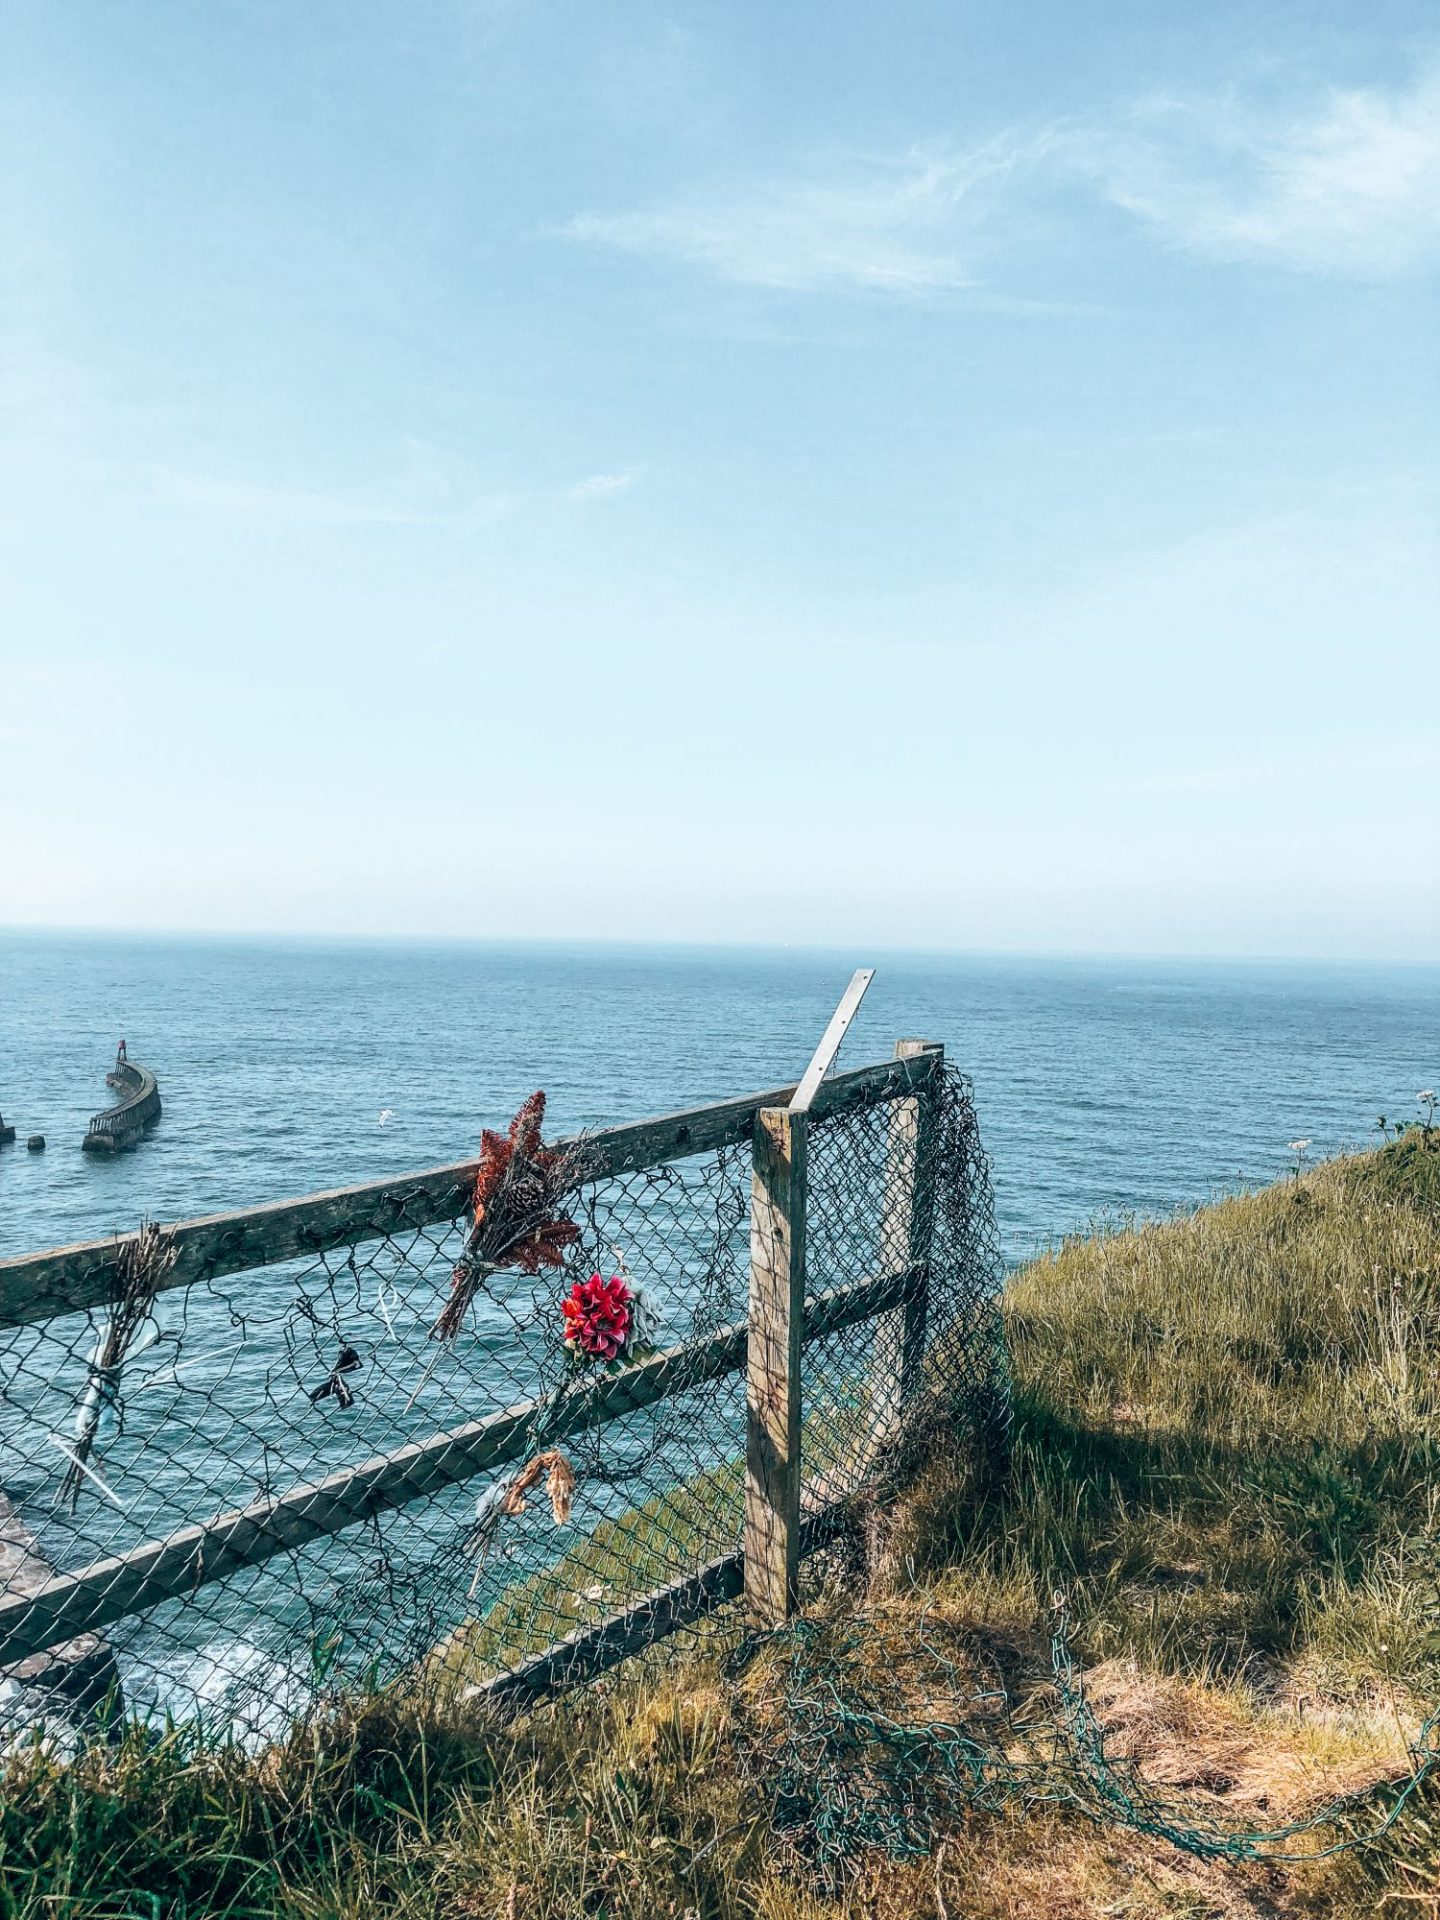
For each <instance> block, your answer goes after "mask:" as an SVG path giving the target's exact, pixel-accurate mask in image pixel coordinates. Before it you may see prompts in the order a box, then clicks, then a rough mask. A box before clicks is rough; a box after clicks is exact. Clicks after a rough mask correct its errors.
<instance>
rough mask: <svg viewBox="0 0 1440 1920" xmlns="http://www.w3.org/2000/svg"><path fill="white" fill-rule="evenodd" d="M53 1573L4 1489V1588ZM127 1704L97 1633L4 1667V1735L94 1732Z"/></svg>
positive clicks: (25, 1586)
mask: <svg viewBox="0 0 1440 1920" xmlns="http://www.w3.org/2000/svg"><path fill="white" fill-rule="evenodd" d="M52 1572H53V1569H52V1568H51V1566H50V1563H49V1561H48V1560H47V1559H46V1558H45V1556H44V1554H43V1553H42V1552H41V1551H40V1548H39V1546H38V1545H37V1544H36V1541H35V1536H34V1535H33V1534H32V1533H31V1531H30V1529H29V1528H28V1527H27V1526H26V1525H25V1522H24V1521H23V1520H22V1519H21V1518H20V1516H19V1514H18V1513H17V1512H16V1511H15V1508H14V1506H13V1505H12V1504H11V1502H10V1500H9V1499H8V1497H7V1496H6V1495H5V1494H3V1493H0V1592H3V1593H6V1594H30V1593H34V1592H35V1591H36V1590H37V1589H38V1588H40V1587H42V1586H44V1584H45V1583H46V1581H47V1580H49V1579H50V1577H51V1574H52ZM12 1690H13V1691H12ZM7 1696H8V1697H7ZM124 1704H125V1703H124V1695H123V1693H122V1691H121V1686H120V1669H119V1667H118V1666H117V1665H116V1664H115V1654H114V1650H113V1649H112V1648H111V1646H110V1643H109V1642H108V1641H107V1640H102V1639H101V1637H100V1635H99V1634H97V1633H82V1634H78V1635H77V1636H76V1638H75V1639H73V1640H65V1641H62V1642H61V1644H60V1645H59V1646H57V1647H47V1648H46V1649H45V1651H44V1652H43V1653H32V1654H31V1655H29V1657H28V1658H26V1659H24V1660H20V1661H17V1662H16V1663H15V1665H14V1666H11V1667H0V1735H4V1734H5V1733H7V1732H8V1731H10V1729H11V1728H12V1727H15V1726H19V1727H21V1728H24V1727H31V1726H34V1725H36V1724H37V1723H38V1722H41V1721H43V1722H46V1723H49V1724H58V1725H61V1726H71V1727H76V1728H79V1729H81V1730H83V1731H86V1732H94V1731H96V1730H97V1729H98V1728H100V1727H102V1726H105V1725H110V1724H112V1723H114V1722H115V1721H117V1720H118V1719H119V1718H120V1717H121V1715H122V1713H123V1711H124Z"/></svg>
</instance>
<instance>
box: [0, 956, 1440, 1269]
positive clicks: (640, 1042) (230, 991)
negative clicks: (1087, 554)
mask: <svg viewBox="0 0 1440 1920" xmlns="http://www.w3.org/2000/svg"><path fill="white" fill-rule="evenodd" d="M857 965H869V966H874V967H875V968H876V975H875V979H874V983H873V984H872V986H871V988H870V991H869V994H868V996H867V997H866V1000H865V1002H864V1005H863V1007H862V1009H861V1012H860V1015H859V1018H858V1019H857V1020H856V1022H855V1024H854V1026H853V1027H852V1029H851V1031H850V1034H849V1037H848V1038H847V1040H846V1043H845V1047H844V1050H843V1053H842V1056H841V1065H842V1066H857V1065H861V1064H864V1063H865V1062H867V1061H871V1060H879V1059H884V1058H886V1057H888V1056H889V1054H890V1052H891V1050H892V1048H893V1045H894V1042H895V1041H896V1040H897V1039H898V1038H901V1037H902V1036H909V1037H918V1038H922V1039H926V1040H938V1041H943V1042H944V1044H945V1047H946V1051H947V1055H948V1057H949V1059H950V1060H952V1061H953V1062H955V1063H956V1064H957V1065H958V1066H960V1067H961V1068H963V1069H964V1071H965V1072H966V1073H968V1074H969V1075H970V1076H971V1077H972V1079H973V1081H974V1088H975V1099H976V1104H977V1108H978V1112H979V1117H980V1125H981V1131H982V1136H983V1139H984V1143H985V1145H986V1147H987V1149H988V1151H989V1154H990V1156H991V1160H992V1163H993V1168H994V1181H995V1193H996V1208H997V1214H998V1219H999V1225H1000V1230H1001V1236H1002V1241H1003V1245H1004V1249H1005V1254H1006V1258H1007V1260H1009V1261H1010V1262H1012V1263H1015V1262H1020V1261H1023V1260H1025V1259H1027V1258H1029V1257H1031V1256H1032V1255H1033V1254H1035V1253H1036V1252H1037V1251H1039V1250H1040V1249H1042V1248H1044V1247H1045V1246H1046V1245H1048V1244H1050V1243H1052V1242H1054V1241H1055V1240H1056V1239H1058V1238H1059V1237H1061V1236H1063V1235H1064V1234H1066V1233H1069V1232H1073V1231H1076V1230H1080V1229H1084V1228H1086V1227H1087V1226H1089V1225H1090V1224H1092V1223H1094V1222H1096V1221H1099V1220H1114V1219H1116V1218H1117V1217H1123V1216H1129V1215H1139V1216H1147V1217H1148V1216H1158V1215H1165V1214H1168V1213H1170V1212H1173V1211H1174V1210H1175V1209H1177V1208H1184V1207H1188V1206H1192V1205H1194V1204H1196V1203H1197V1202H1202V1201H1204V1200H1206V1199H1207V1198H1210V1197H1212V1196H1214V1195H1216V1194H1219V1193H1224V1192H1228V1191H1232V1190H1234V1189H1235V1188H1237V1187H1243V1186H1247V1185H1251V1184H1254V1183H1258V1182H1264V1181H1267V1180H1271V1179H1274V1178H1275V1177H1276V1176H1277V1175H1279V1174H1282V1173H1283V1172H1285V1171H1286V1170H1287V1169H1288V1168H1291V1167H1293V1166H1294V1165H1295V1163H1296V1160H1297V1157H1298V1156H1299V1155H1301V1154H1303V1157H1304V1158H1305V1160H1306V1161H1307V1162H1313V1161H1315V1160H1318V1159H1320V1158H1321V1157H1323V1156H1325V1155H1327V1154H1332V1153H1336V1152H1339V1151H1343V1150H1345V1149H1351V1148H1356V1147H1360V1146H1363V1145H1365V1144H1367V1143H1373V1142H1374V1141H1375V1140H1376V1139H1377V1137H1378V1135H1377V1131H1376V1128H1377V1121H1378V1119H1379V1117H1380V1116H1381V1115H1384V1116H1386V1118H1387V1120H1389V1121H1390V1122H1394V1121H1396V1120H1404V1119H1413V1118H1416V1117H1418V1113H1419V1109H1418V1107H1417V1105H1416V1094H1417V1093H1418V1092H1419V1091H1421V1090H1422V1089H1424V1088H1428V1087H1433V1086H1435V1085H1436V1084H1437V1082H1440V967H1435V966H1416V965H1408V966H1400V965H1394V966H1386V965H1380V964H1375V965H1352V964H1346V965H1318V964H1300V963H1291V962H1284V961H1274V962H1264V963H1258V962H1253V961H1246V962H1233V963H1231V962H1223V961H1203V962H1201V961H1193V960H1174V959H1153V960H1145V959H1130V958H1126V959H1109V958H1105V959H1102V958H1074V959H1055V958H1027V957H1019V956H1008V955H1007V956H998V955H995V956H987V955H979V954H976V955H971V954H938V953H934V954H931V953H926V954H905V953H894V954H885V953H874V952H868V951H866V952H861V951H857V952H854V953H837V952H830V951H824V952H822V951H800V950H795V949H776V950H754V949H739V948H736V949H728V948H726V949H715V948H709V949H706V948H691V947H678V946H677V947H628V946H583V945H564V946H562V945H544V946H539V945H535V946H530V945H519V944H515V945H480V944H458V943H456V944H428V945H427V944H407V943H403V942H399V941H395V942H387V943H383V944H380V943H376V944H358V943H340V942H318V941H315V942H311V941H298V940H272V939H248V940H238V939H201V938H186V939H179V938H163V939H162V938H150V937H138V936H134V937H132V936H115V935H85V936H80V935H71V934H50V933H39V932H29V931H21V932H6V933H0V1114H3V1116H4V1119H5V1121H6V1122H8V1123H9V1124H12V1125H13V1126H14V1127H15V1128H16V1132H17V1140H16V1142H15V1144H14V1145H12V1146H9V1147H6V1148H4V1149H0V1257H7V1256H10V1255H13V1254H21V1253H28V1252H32V1251H37V1250H39V1249H42V1248H45V1247H49V1246H55V1245H63V1244H67V1243H70V1242H73V1241H78V1240H85V1239H90V1238H93V1237H96V1236H99V1235H106V1234H110V1233H114V1232H119V1231H125V1230H128V1229H130V1228H132V1227H134V1226H135V1225H136V1224H137V1223H138V1222H139V1221H140V1220H141V1219H142V1218H149V1219H154V1220H161V1221H172V1220H177V1219H185V1218H189V1217H192V1216H194V1215H197V1214H205V1213H213V1212H218V1211H222V1210H225V1209H229V1208H235V1207H244V1206H249V1205H252V1204H255V1203H257V1202H260V1201H266V1200H275V1199H280V1198H284V1197H286V1196H289V1195H297V1194H302V1193H308V1192H314V1191H319V1190H323V1189H326V1188H330V1187H338V1186H344V1185H347V1184H349V1183H351V1182H355V1181H361V1180H366V1179H371V1178H381V1177H385V1176H389V1175H394V1174H397V1173H404V1172H409V1171H413V1170H416V1169H420V1168H424V1167H429V1166H434V1165H439V1164H441V1163H444V1162H448V1161H455V1160H461V1159H464V1158H466V1157H468V1156H469V1155H471V1154H473V1152H474V1150H475V1146H476V1142H477V1139H478V1136H479V1131H480V1128H481V1127H482V1126H486V1125H500V1124H503V1123H504V1122H505V1121H506V1120H507V1119H508V1117H509V1116H510V1114H511V1113H512V1112H513V1111H514V1109H515V1107H516V1106H517V1105H518V1103H519V1102H520V1101H521V1100H522V1099H523V1098H524V1097H525V1096H526V1095H527V1094H528V1093H530V1092H531V1091H532V1090H533V1089H534V1088H536V1087H541V1088H543V1089H544V1090H545V1092H546V1095H547V1097H548V1101H549V1120H548V1123H547V1132H549V1133H563V1132H568V1131H571V1130H574V1129H579V1128H583V1127H588V1126H596V1125H604V1124H607V1123H610V1122H615V1121H621V1120H629V1119H636V1118H640V1117H643V1116H645V1115H648V1114H658V1113H665V1112H671V1111H674V1110H676V1109H679V1108H683V1107H690V1106H696V1105H700V1104H702V1103H703V1102H705V1101H707V1100H716V1099H721V1098H724V1097H726V1096H729V1095H734V1094H743V1093H747V1092H750V1091H752V1090H757V1089H761V1088H766V1087H773V1086H777V1085H780V1084H782V1083H784V1082H786V1081H788V1080H792V1079H795V1078H797V1077H798V1076H799V1074H800V1073H801V1072H802V1071H803V1069H804V1067H805V1065H806V1063H807V1061H808V1059H809V1057H810V1054H811V1051H812V1049H813V1048H814V1046H815V1045H816V1043H817V1041H818V1040H819V1037H820V1035H821V1033H822V1032H823V1030H824V1027H825V1024H826V1022H827V1020H828V1018H829V1015H830V1013H831V1010H832V1009H833V1007H834V1005H835V1003H836V1001H837V1000H838V998H839V996H840V994H841V992H842V991H843V989H844V987H845V985H846V982H847V980H848V979H849V977H850V973H851V971H852V969H853V967H855V966H857ZM122 1036H123V1037H124V1039H125V1040H126V1042H127V1045H128V1048H129V1052H130V1054H131V1055H132V1057H133V1058H135V1059H137V1060H139V1061H142V1062H143V1063H144V1064H145V1065H147V1066H149V1067H151V1068H152V1069H153V1070H154V1072H155V1073H156V1074H157V1076H158V1078H159V1083H160V1092H161V1098H162V1102H163V1106H164V1113H163V1117H162V1119H161V1120H160V1122H159V1124H158V1126H157V1127H156V1128H155V1129H154V1130H153V1132H151V1133H150V1134H149V1135H148V1136H147V1137H146V1138H145V1140H144V1141H143V1143H142V1145H141V1146H140V1147H139V1148H137V1149H136V1150H135V1151H133V1152H128V1153H123V1154H120V1155H117V1156H116V1157H115V1158H113V1159H110V1158H106V1157H101V1156H98V1155H90V1154H84V1153H82V1152H81V1151H80V1141H81V1138H82V1137H83V1135H84V1132H85V1125H86V1121H87V1120H88V1118H89V1116H90V1115H91V1113H93V1112H95V1111H97V1110H98V1109H100V1108H103V1107H105V1106H106V1105H108V1104H109V1103H110V1101H111V1099H112V1098H113V1096H112V1095H111V1094H110V1093H109V1091H108V1090H107V1088H106V1086H105V1074H106V1072H107V1071H108V1070H109V1069H110V1068H111V1067H112V1066H113V1064H114V1056H115V1048H116V1043H117V1041H118V1040H119V1039H120V1038H121V1037H122ZM35 1133H39V1134H43V1135H44V1137H45V1142H46V1146H45V1150H44V1152H43V1153H39V1152H37V1153H31V1152H28V1151H27V1149H26V1145H25V1142H26V1139H27V1137H28V1136H29V1135H31V1134H35ZM1296 1141H1303V1142H1306V1143H1307V1144H1306V1145H1305V1146H1304V1147H1303V1148H1301V1149H1297V1148H1296V1147H1295V1146H1294V1145H1292V1144H1291V1143H1293V1142H1296Z"/></svg>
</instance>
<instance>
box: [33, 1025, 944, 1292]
mask: <svg viewBox="0 0 1440 1920" xmlns="http://www.w3.org/2000/svg"><path fill="white" fill-rule="evenodd" d="M943 1059H944V1049H943V1048H942V1047H938V1046H937V1047H927V1048H925V1049H924V1050H923V1051H921V1052H919V1053H917V1054H913V1055H910V1056H908V1057H905V1058H901V1059H896V1060H887V1061H884V1062H883V1063H881V1064H880V1065H877V1066H872V1067H857V1068H855V1069H854V1070H853V1071H852V1072H849V1073H840V1074H836V1075H835V1076H834V1078H833V1079H830V1080H826V1081H824V1082H823V1083H822V1084H821V1086H820V1088H819V1089H818V1091H817V1092H816V1094H815V1097H814V1101H813V1103H812V1105H811V1108H810V1117H811V1119H812V1120H823V1119H825V1118H827V1117H829V1116H832V1115H836V1114H843V1113H849V1112H853V1111H855V1110H856V1109H857V1108H861V1107H868V1106H874V1105H875V1104H876V1103H877V1102H879V1101H882V1100H892V1099H895V1098H897V1097H899V1096H900V1095H903V1094H911V1093H918V1092H921V1091H922V1090H923V1089H924V1088H925V1087H927V1086H928V1085H929V1084H930V1083H931V1081H932V1079H933V1077H934V1076H935V1074H936V1073H937V1072H938V1070H939V1068H940V1066H941V1064H942V1062H943ZM794 1092H795V1088H794V1087H793V1086H789V1087H776V1088H772V1089H771V1090H770V1091H769V1092H768V1093H754V1094H748V1095H746V1096H744V1097H742V1098H740V1099H738V1100H721V1101H717V1102H715V1103H713V1104H712V1105H709V1106H703V1107H695V1108H692V1109H691V1110H689V1111H688V1112H683V1113H671V1114H665V1115H663V1116H661V1117H660V1118H658V1119H653V1120H636V1121H632V1122H630V1123H629V1124H628V1125H625V1126H619V1127H605V1128H601V1129H599V1130H597V1131H596V1132H594V1133H591V1134H586V1135H582V1136H579V1137H578V1138H577V1139H576V1140H574V1141H570V1142H562V1143H561V1144H562V1145H571V1146H575V1147H577V1148H579V1147H583V1149H584V1153H583V1160H584V1172H583V1178H584V1179H585V1180H591V1179H597V1178H604V1177H605V1176H606V1175H610V1174H619V1173H630V1172H634V1171H636V1170H638V1169H640V1168H643V1167H656V1166H663V1165H664V1164H666V1163H667V1162H668V1161H672V1160H683V1159H685V1158H687V1157H688V1156H689V1155H691V1154H698V1153H707V1152H712V1151H713V1150H714V1149H715V1148H717V1147H724V1146H733V1145H738V1144H740V1143H741V1142H748V1141H749V1140H750V1139H751V1138H752V1136H753V1133H754V1128H755V1121H756V1116H757V1114H758V1113H759V1112H760V1110H761V1109H762V1108H773V1107H785V1106H787V1105H788V1103H789V1101H790V1098H791V1096H792V1094H793V1093H794ZM475 1172H476V1163H475V1161H473V1160H464V1161H461V1162H459V1163H458V1164H456V1165H453V1166H447V1167H434V1168H431V1169H429V1170H428V1171H426V1172H422V1173H414V1174H408V1175H405V1176H402V1177H401V1178H398V1179H396V1178H392V1179H388V1180H371V1181H367V1182H365V1183H363V1184H362V1185H360V1186H354V1187H341V1188H337V1189H336V1190H335V1191H334V1192H332V1193H317V1194H312V1195H310V1196H309V1197H308V1198H306V1199H303V1200H278V1201H275V1202H273V1203H272V1204H271V1205H269V1206H263V1207H251V1208H248V1209H245V1210H244V1211H241V1212H237V1213H216V1214H210V1215H207V1216H206V1217H205V1218H203V1219H198V1220H185V1221H182V1222H180V1223H179V1224H178V1225H176V1226H174V1227H172V1228H170V1229H169V1231H170V1232H171V1234H172V1235H173V1237H174V1240H175V1244H176V1247H177V1249H178V1257H177V1259H176V1261H175V1265H174V1266H173V1267H172V1268H171V1269H170V1271H169V1272H168V1273H167V1274H166V1275H165V1276H164V1278H163V1279H162V1280H161V1283H160V1284H161V1285H162V1286H163V1287H183V1286H189V1285H193V1284H194V1283H195V1282H196V1281H197V1280H208V1279H215V1278H219V1277H220V1276H222V1275H224V1274H231V1273H242V1272H244V1271H245V1270H246V1269H248V1268H251V1267H264V1266H273V1265H275V1264H276V1263H277V1262H279V1261H282V1260H292V1259H299V1258H304V1257H305V1256H307V1255H314V1254H315V1253H317V1252H320V1251H322V1250H324V1249H327V1248H330V1247H334V1246H341V1245H358V1244H359V1243H360V1242H362V1241H366V1240H374V1239H379V1238H381V1237H383V1236H384V1235H386V1234H394V1233H398V1232H404V1231H405V1230H407V1229H419V1228H422V1227H426V1226H432V1225H434V1224H436V1223H437V1222H440V1221H445V1220H453V1219H455V1218H456V1217H457V1216H458V1215H459V1214H461V1213H463V1212H464V1211H465V1209H466V1207H467V1206H468V1204H469V1200H470V1195H471V1191H472V1189H473V1187H474V1183H475ZM123 1244H124V1240H123V1238H111V1239H105V1240H90V1241H86V1242H83V1243H81V1244H79V1245H76V1246H70V1247H58V1248H55V1249H54V1250H52V1251H50V1252H47V1253H36V1254H28V1255H22V1256H20V1257H18V1258H8V1259H3V1260H0V1327H18V1326H26V1325H29V1324H31V1323H33V1322H35V1321H40V1320H48V1319H52V1318H54V1317H55V1316H56V1315H57V1314H62V1313H71V1312H75V1311H77V1310H80V1309H83V1308H87V1307H100V1306H104V1305H105V1304H106V1303H107V1301H108V1300H109V1299H110V1298H111V1296H112V1292H113V1288H114V1281H115V1271H116V1261H117V1258H118V1254H119V1249H120V1247H121V1246H122V1245H123Z"/></svg>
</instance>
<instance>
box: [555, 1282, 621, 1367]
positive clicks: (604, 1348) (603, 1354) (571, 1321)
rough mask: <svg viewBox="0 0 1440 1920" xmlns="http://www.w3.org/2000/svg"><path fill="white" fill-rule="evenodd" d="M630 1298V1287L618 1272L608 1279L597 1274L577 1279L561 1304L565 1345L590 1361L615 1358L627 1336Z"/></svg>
mask: <svg viewBox="0 0 1440 1920" xmlns="http://www.w3.org/2000/svg"><path fill="white" fill-rule="evenodd" d="M630 1300H631V1294H630V1289H629V1287H627V1286H626V1284H625V1282H624V1281H623V1280H622V1279H621V1278H620V1276H619V1274H618V1273H616V1274H612V1275H611V1276H610V1278H609V1279H608V1280H602V1279H601V1278H600V1276H599V1274H598V1273H592V1274H591V1276H590V1278H589V1279H588V1280H577V1281H576V1282H575V1284H574V1286H573V1287H571V1289H570V1295H569V1298H568V1299H566V1300H562V1301H561V1303H560V1311H561V1313H562V1314H563V1315H564V1316H565V1344H566V1346H567V1347H568V1348H569V1349H570V1351H571V1352H572V1353H574V1354H582V1353H583V1354H586V1355H588V1357H589V1358H590V1359H592V1360H613V1359H615V1358H616V1356H617V1355H618V1354H619V1353H620V1352H621V1350H622V1349H623V1347H624V1346H625V1343H626V1341H627V1340H628V1339H629V1338H630V1322H631V1314H630Z"/></svg>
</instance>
